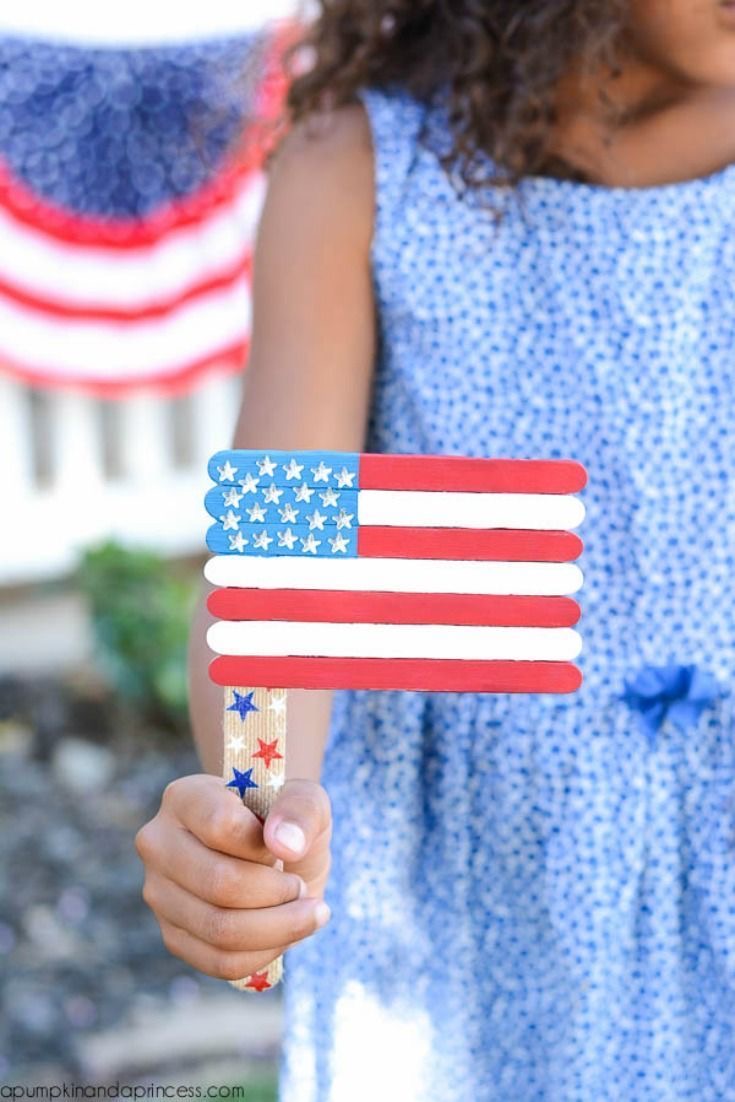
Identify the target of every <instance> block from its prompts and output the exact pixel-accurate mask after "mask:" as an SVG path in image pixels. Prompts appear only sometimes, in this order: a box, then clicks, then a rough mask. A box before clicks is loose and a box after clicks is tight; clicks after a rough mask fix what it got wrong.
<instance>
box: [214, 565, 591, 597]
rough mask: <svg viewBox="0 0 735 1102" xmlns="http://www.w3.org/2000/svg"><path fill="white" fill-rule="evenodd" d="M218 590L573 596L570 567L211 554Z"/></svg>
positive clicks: (574, 572) (576, 574)
mask: <svg viewBox="0 0 735 1102" xmlns="http://www.w3.org/2000/svg"><path fill="white" fill-rule="evenodd" d="M204 574H205V577H206V578H207V580H208V581H210V582H212V584H213V585H217V586H231V587H235V588H237V587H242V588H255V589H349V590H385V591H387V592H390V593H400V592H403V593H483V594H487V593H498V594H525V595H529V596H549V597H553V596H561V595H563V594H566V593H576V592H577V590H578V589H579V588H580V586H581V585H582V571H581V570H580V569H579V567H578V566H577V565H576V564H575V563H536V562H530V563H526V562H520V563H518V562H464V561H463V562H454V561H450V560H446V559H338V560H335V559H328V558H324V559H318V558H313V559H306V558H303V559H302V558H292V557H290V556H283V557H273V558H265V557H263V558H261V557H259V556H255V555H252V556H249V557H247V558H246V557H243V558H239V557H237V556H235V555H215V556H214V558H211V559H209V561H208V562H207V563H206V565H205V567H204Z"/></svg>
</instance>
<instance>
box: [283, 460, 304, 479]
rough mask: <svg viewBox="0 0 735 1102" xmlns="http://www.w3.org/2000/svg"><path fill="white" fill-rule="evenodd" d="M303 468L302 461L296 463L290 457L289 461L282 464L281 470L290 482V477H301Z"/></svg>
mask: <svg viewBox="0 0 735 1102" xmlns="http://www.w3.org/2000/svg"><path fill="white" fill-rule="evenodd" d="M303 469H304V464H303V463H297V462H296V460H295V459H292V460H291V461H290V462H289V463H287V464H284V467H283V470H284V473H285V475H286V478H287V479H288V481H289V482H290V481H291V479H292V478H301V472H302V471H303Z"/></svg>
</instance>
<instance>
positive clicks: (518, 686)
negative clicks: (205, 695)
mask: <svg viewBox="0 0 735 1102" xmlns="http://www.w3.org/2000/svg"><path fill="white" fill-rule="evenodd" d="M209 676H210V678H211V679H212V681H214V682H216V683H217V684H218V685H231V684H232V683H233V681H237V680H243V681H250V682H252V683H253V684H258V685H271V684H272V685H283V686H286V687H288V688H289V689H407V690H411V691H418V692H446V693H469V692H475V693H571V692H574V690H575V689H578V688H579V686H580V685H581V684H582V675H581V673H580V671H579V669H578V668H577V667H576V666H574V665H572V664H571V663H569V662H472V661H468V660H458V661H456V662H454V661H442V660H441V659H434V660H431V659H422V658H283V657H278V656H275V657H273V656H260V657H252V658H231V657H229V656H220V657H219V658H215V659H214V660H213V661H212V662H210V664H209Z"/></svg>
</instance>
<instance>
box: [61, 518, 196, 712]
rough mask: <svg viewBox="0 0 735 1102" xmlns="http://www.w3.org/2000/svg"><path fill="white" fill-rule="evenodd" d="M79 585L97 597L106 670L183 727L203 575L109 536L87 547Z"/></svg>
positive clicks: (147, 708) (139, 701)
mask: <svg viewBox="0 0 735 1102" xmlns="http://www.w3.org/2000/svg"><path fill="white" fill-rule="evenodd" d="M78 584H79V587H80V589H81V591H82V593H83V594H84V596H85V597H86V599H87V601H88V602H89V606H90V614H91V621H92V627H93V631H94V635H95V639H96V642H97V647H96V648H95V655H96V661H97V662H98V664H99V667H100V672H101V673H102V674H103V675H104V676H106V677H107V678H108V679H109V681H110V682H111V684H112V686H113V687H114V688H115V689H116V690H117V692H118V693H119V694H120V695H121V697H122V698H123V700H125V701H127V702H129V703H131V704H133V705H134V706H135V707H137V708H139V709H142V710H143V711H144V712H145V713H146V714H147V716H148V717H149V718H150V719H151V720H153V721H155V722H158V723H163V724H165V725H166V726H167V727H169V728H173V729H175V730H182V731H183V730H184V729H185V728H186V709H187V687H186V649H187V639H188V633H189V625H190V622H191V615H192V611H193V607H194V602H195V600H196V595H197V592H198V589H199V579H198V575H197V574H194V573H193V572H191V571H189V572H182V571H181V570H179V571H175V570H174V569H173V567H172V565H171V563H170V562H168V561H166V560H164V559H163V558H161V556H159V555H157V554H155V553H154V552H152V551H143V550H137V549H136V550H133V549H130V548H126V547H122V546H121V545H120V544H118V543H116V542H115V541H113V540H108V541H107V542H105V543H103V544H101V545H99V546H97V547H93V548H90V549H89V550H87V551H86V553H85V554H84V556H83V558H82V562H81V566H80V569H79V574H78Z"/></svg>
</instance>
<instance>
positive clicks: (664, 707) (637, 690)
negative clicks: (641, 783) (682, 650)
mask: <svg viewBox="0 0 735 1102" xmlns="http://www.w3.org/2000/svg"><path fill="white" fill-rule="evenodd" d="M720 693H721V686H720V684H719V682H718V681H717V679H716V678H715V677H713V675H712V674H711V673H708V672H707V671H706V670H700V669H698V668H697V667H696V666H676V665H671V666H642V667H641V669H640V670H639V671H638V673H637V674H636V675H635V677H634V678H633V679H632V680H630V681H628V680H626V682H625V692H624V693H623V700H624V701H625V702H626V704H629V705H630V707H631V708H634V709H635V710H636V711H637V712H638V713H639V715H640V719H641V723H642V724H643V729H644V731H645V732H646V734H647V735H648V737H649V739H650V741H651V742H654V741H655V739H656V735H657V733H658V730H659V728H660V727H661V724H662V723H663V722H664V720H665V719H670V720H672V722H674V723H676V725H677V726H678V727H680V728H681V729H682V730H686V728H687V727H690V726H693V725H694V724H695V723H696V722H697V720H698V719H699V717H700V715H701V714H702V711H703V710H704V709H705V708H706V707H707V705H708V704H711V703H712V701H713V700H714V699H715V698H716V697H717V696H719V695H720Z"/></svg>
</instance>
